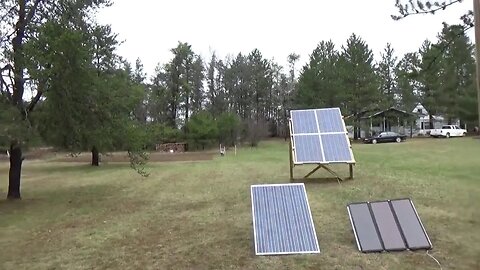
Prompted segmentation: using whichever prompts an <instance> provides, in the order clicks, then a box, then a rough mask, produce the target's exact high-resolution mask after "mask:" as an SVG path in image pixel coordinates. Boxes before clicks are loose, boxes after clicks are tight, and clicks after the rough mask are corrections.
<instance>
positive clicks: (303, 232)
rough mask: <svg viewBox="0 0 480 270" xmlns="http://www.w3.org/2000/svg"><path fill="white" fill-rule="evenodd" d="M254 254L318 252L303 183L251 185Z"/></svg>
mask: <svg viewBox="0 0 480 270" xmlns="http://www.w3.org/2000/svg"><path fill="white" fill-rule="evenodd" d="M251 196H252V216H253V232H254V240H255V254H256V255H279V254H297V253H320V247H319V245H318V240H317V235H316V233H315V228H314V225H313V218H312V214H311V212H310V206H309V204H308V200H307V194H306V191H305V186H304V184H279V185H253V186H251Z"/></svg>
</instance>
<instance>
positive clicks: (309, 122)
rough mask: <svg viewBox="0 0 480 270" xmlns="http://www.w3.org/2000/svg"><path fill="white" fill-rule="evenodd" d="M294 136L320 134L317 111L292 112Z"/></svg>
mask: <svg viewBox="0 0 480 270" xmlns="http://www.w3.org/2000/svg"><path fill="white" fill-rule="evenodd" d="M291 116H292V125H293V134H302V133H318V127H317V119H316V117H315V111H313V110H310V111H291Z"/></svg>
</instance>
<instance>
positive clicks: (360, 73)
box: [339, 34, 380, 139]
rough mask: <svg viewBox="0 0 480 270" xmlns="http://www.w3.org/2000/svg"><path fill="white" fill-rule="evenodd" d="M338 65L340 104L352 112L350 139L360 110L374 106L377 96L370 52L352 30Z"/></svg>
mask: <svg viewBox="0 0 480 270" xmlns="http://www.w3.org/2000/svg"><path fill="white" fill-rule="evenodd" d="M339 65H340V69H339V72H340V76H339V78H340V79H341V81H342V82H341V85H342V92H343V93H344V95H345V98H344V100H345V103H344V107H345V109H346V111H347V112H349V113H350V114H352V115H354V117H353V119H354V139H358V138H360V114H361V112H362V111H364V110H367V109H371V108H373V107H378V105H379V100H380V97H379V94H378V89H379V87H378V78H377V76H376V74H375V67H374V63H373V53H372V51H371V50H370V49H369V48H368V45H367V44H366V43H365V41H363V40H362V39H361V38H360V37H358V36H356V35H355V34H352V35H351V36H350V37H349V38H348V40H347V44H346V45H345V46H342V53H341V55H340V60H339Z"/></svg>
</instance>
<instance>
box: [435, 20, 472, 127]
mask: <svg viewBox="0 0 480 270" xmlns="http://www.w3.org/2000/svg"><path fill="white" fill-rule="evenodd" d="M454 37H455V38H454ZM451 40H453V41H451ZM436 46H438V47H440V48H444V47H446V49H445V50H443V53H442V61H441V63H442V70H441V74H440V75H441V76H440V77H439V81H440V89H439V91H440V92H441V98H440V102H441V104H442V105H443V108H444V109H443V112H444V114H445V115H446V116H447V117H448V119H449V121H451V120H452V119H455V118H459V117H460V118H461V120H462V121H465V120H468V121H469V122H471V121H472V120H473V119H475V118H476V115H477V114H476V110H475V109H473V110H472V111H469V109H472V107H475V106H471V105H469V102H468V101H469V100H471V98H472V97H474V95H475V84H474V80H475V75H474V73H475V59H474V57H473V53H474V52H473V49H474V45H473V44H472V43H471V42H470V40H469V38H468V36H467V35H465V33H464V32H463V30H462V26H461V25H447V24H444V26H443V29H442V32H441V33H440V35H439V41H438V44H437V45H436ZM474 100H475V99H473V101H474ZM472 105H475V102H472ZM465 109H467V110H465Z"/></svg>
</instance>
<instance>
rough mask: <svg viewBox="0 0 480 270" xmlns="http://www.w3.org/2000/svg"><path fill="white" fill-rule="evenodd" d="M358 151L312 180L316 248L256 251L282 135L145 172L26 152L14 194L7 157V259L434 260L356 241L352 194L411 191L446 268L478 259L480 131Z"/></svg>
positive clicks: (3, 236)
mask: <svg viewBox="0 0 480 270" xmlns="http://www.w3.org/2000/svg"><path fill="white" fill-rule="evenodd" d="M354 153H355V158H356V160H357V166H356V167H355V180H353V181H345V182H342V183H341V184H338V183H337V182H336V181H317V180H315V181H308V182H306V187H307V193H308V198H309V202H310V207H311V210H312V214H313V218H314V222H315V227H316V232H317V235H318V239H319V243H320V248H321V254H311V255H289V256H255V255H254V250H253V239H252V238H253V230H252V216H251V201H250V185H252V184H263V183H287V182H289V180H288V175H289V173H288V145H287V144H286V143H284V142H283V141H268V142H264V143H262V144H261V145H260V147H259V148H258V149H250V148H243V149H241V150H240V151H239V152H238V155H237V156H233V155H232V154H230V153H228V155H227V156H226V157H223V158H221V157H216V158H215V159H213V160H209V161H199V162H172V163H165V162H164V163H150V164H149V170H150V172H151V175H150V177H149V178H147V179H142V178H141V177H139V176H138V175H136V173H135V172H134V171H133V170H131V169H130V168H129V166H128V165H125V164H114V163H110V164H107V165H104V166H102V167H100V168H92V167H90V166H88V165H87V164H81V163H65V162H46V161H28V160H27V161H25V164H24V171H23V182H22V196H23V200H22V201H19V202H7V201H5V200H3V198H4V197H6V190H7V182H8V181H7V175H8V167H7V165H8V164H7V163H5V162H3V163H0V177H1V179H2V181H1V182H0V196H1V197H2V200H1V201H0V269H439V267H438V265H437V264H436V263H435V261H434V260H432V259H431V258H430V257H428V256H427V255H426V252H425V251H417V252H410V251H404V252H394V253H383V254H362V253H360V252H359V251H358V250H357V247H356V244H355V239H354V235H353V232H352V229H351V226H350V221H349V218H348V214H347V210H346V205H347V203H349V202H354V201H365V200H380V199H392V198H404V197H411V198H412V199H413V201H414V203H415V206H416V207H417V210H418V212H419V215H420V218H421V219H422V221H423V223H424V225H425V228H426V230H427V232H428V234H429V236H430V238H431V240H432V243H433V250H431V251H430V254H432V255H434V256H435V257H436V258H437V259H438V260H439V261H440V263H441V264H442V266H443V269H480V213H479V208H480V141H479V140H475V139H471V138H461V139H449V140H447V139H418V140H409V141H407V142H406V143H401V144H396V143H393V144H377V145H361V144H358V145H357V144H356V145H354ZM309 169H312V167H307V166H304V167H297V168H296V175H298V176H301V174H306V173H307V172H308V170H309ZM337 169H339V170H340V173H341V174H343V175H348V169H347V167H346V166H345V167H339V168H337ZM317 175H319V176H327V175H326V174H323V173H320V174H317Z"/></svg>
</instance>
